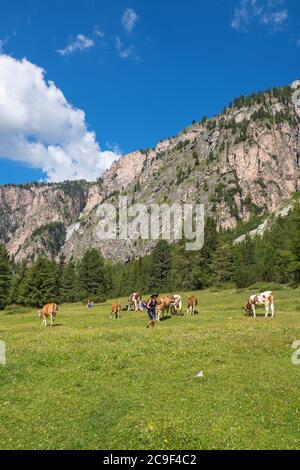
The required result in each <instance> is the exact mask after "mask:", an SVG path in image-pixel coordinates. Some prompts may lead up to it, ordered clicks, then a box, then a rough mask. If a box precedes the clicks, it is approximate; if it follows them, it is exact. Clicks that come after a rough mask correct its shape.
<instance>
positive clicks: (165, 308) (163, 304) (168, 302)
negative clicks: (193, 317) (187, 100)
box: [156, 297, 173, 321]
mask: <svg viewBox="0 0 300 470" xmlns="http://www.w3.org/2000/svg"><path fill="white" fill-rule="evenodd" d="M172 305H173V298H172V297H161V298H160V299H158V302H157V307H156V316H157V321H160V319H161V317H162V318H163V320H164V319H165V313H167V314H168V313H169V311H170V308H172Z"/></svg>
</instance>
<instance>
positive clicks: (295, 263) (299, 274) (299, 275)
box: [290, 204, 300, 284]
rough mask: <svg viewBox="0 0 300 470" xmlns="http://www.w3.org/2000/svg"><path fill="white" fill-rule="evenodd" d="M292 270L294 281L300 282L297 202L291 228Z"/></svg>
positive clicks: (298, 208)
mask: <svg viewBox="0 0 300 470" xmlns="http://www.w3.org/2000/svg"><path fill="white" fill-rule="evenodd" d="M290 253H291V270H292V273H293V275H294V281H295V282H296V283H297V284H298V283H300V204H297V205H296V207H295V209H294V212H293V215H292V217H291V230H290Z"/></svg>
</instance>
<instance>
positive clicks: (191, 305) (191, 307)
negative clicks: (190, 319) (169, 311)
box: [187, 295, 198, 315]
mask: <svg viewBox="0 0 300 470" xmlns="http://www.w3.org/2000/svg"><path fill="white" fill-rule="evenodd" d="M197 305H198V299H197V297H195V296H194V295H191V297H189V298H188V308H187V313H188V314H190V315H195V309H196V307H197Z"/></svg>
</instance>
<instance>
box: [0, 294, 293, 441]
mask: <svg viewBox="0 0 300 470" xmlns="http://www.w3.org/2000/svg"><path fill="white" fill-rule="evenodd" d="M249 294H250V291H248V290H244V291H239V292H238V291H235V290H227V291H215V292H213V291H202V292H198V293H197V296H198V298H199V302H200V305H199V314H198V315H196V316H195V317H190V316H188V315H186V314H185V316H184V317H182V318H179V317H174V318H171V319H169V320H167V321H164V322H161V323H160V324H159V325H158V326H157V327H156V328H155V329H153V330H148V329H146V324H147V314H146V313H127V312H122V317H121V320H120V321H116V320H109V318H108V317H109V313H110V305H111V302H107V303H105V304H102V305H98V306H96V307H95V308H94V309H93V310H89V311H88V310H87V308H86V307H85V306H83V305H81V304H75V305H62V306H61V307H60V310H59V314H58V317H57V320H56V326H55V327H54V328H51V327H48V328H43V327H42V325H41V321H40V320H39V319H38V317H37V315H36V311H35V310H32V311H29V312H28V310H27V311H26V312H25V313H19V314H14V315H8V314H7V313H6V314H5V313H3V312H2V313H0V340H2V341H5V342H6V347H7V365H6V366H1V365H0V448H1V449H112V450H113V449H149V450H152V449H156V450H158V449H186V450H193V449H297V448H299V447H300V366H295V365H293V363H292V360H291V357H292V353H293V350H292V343H293V342H294V341H295V340H300V295H299V294H300V290H299V289H290V288H286V289H282V290H278V291H277V292H276V310H277V317H276V319H271V318H270V319H268V320H265V319H264V318H263V317H259V318H257V319H256V320H254V319H252V318H247V317H245V316H244V315H243V312H242V309H241V307H242V306H243V305H244V303H245V301H246V300H247V298H248V296H249ZM183 296H184V300H185V305H186V299H187V297H188V293H185V294H183ZM122 300H123V303H125V300H124V299H122ZM262 313H264V312H263V311H262ZM199 371H204V378H195V376H196V374H197V373H198V372H199Z"/></svg>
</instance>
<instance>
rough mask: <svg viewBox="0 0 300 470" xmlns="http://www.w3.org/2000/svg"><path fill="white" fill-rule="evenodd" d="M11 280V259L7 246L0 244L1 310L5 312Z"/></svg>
mask: <svg viewBox="0 0 300 470" xmlns="http://www.w3.org/2000/svg"><path fill="white" fill-rule="evenodd" d="M11 279H12V267H11V262H10V258H9V255H8V252H7V250H6V248H5V246H4V245H2V244H0V310H3V309H4V308H5V307H6V305H7V304H8V294H9V289H10V286H11Z"/></svg>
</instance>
